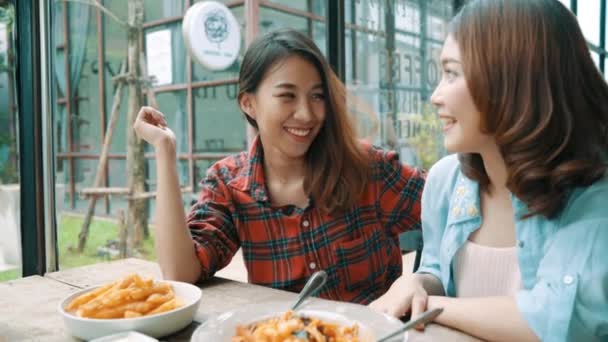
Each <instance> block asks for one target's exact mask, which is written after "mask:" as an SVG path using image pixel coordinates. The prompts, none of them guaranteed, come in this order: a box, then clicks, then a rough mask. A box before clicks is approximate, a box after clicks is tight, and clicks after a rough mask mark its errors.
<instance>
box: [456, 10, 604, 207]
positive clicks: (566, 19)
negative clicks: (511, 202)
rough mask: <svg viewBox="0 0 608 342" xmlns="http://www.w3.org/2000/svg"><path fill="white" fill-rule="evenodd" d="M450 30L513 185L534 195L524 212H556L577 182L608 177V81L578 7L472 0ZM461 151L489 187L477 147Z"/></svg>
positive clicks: (520, 193) (521, 193)
mask: <svg viewBox="0 0 608 342" xmlns="http://www.w3.org/2000/svg"><path fill="white" fill-rule="evenodd" d="M450 33H451V34H452V36H453V37H454V39H455V40H456V41H457V42H458V46H459V49H460V54H461V58H462V63H463V68H464V74H465V77H466V79H467V84H468V87H469V90H470V92H471V95H472V97H473V101H474V103H475V105H476V107H477V109H478V110H479V112H481V113H482V118H481V130H482V132H484V133H487V134H491V135H493V136H494V137H495V140H496V143H497V144H498V146H499V148H500V150H501V153H502V156H503V158H504V160H505V162H506V165H507V171H508V181H507V187H508V188H509V190H510V191H511V192H512V193H513V194H514V195H516V196H517V197H518V198H519V199H520V200H522V201H523V202H524V203H526V204H527V206H528V211H529V214H528V215H526V216H525V217H529V216H532V215H535V214H541V215H544V216H545V217H547V218H553V217H555V216H557V215H558V214H559V213H560V211H561V210H562V209H563V207H564V206H565V204H566V200H567V198H568V195H569V193H570V192H571V190H572V189H573V188H575V187H579V186H587V185H590V184H592V183H593V182H595V181H596V180H598V179H600V178H602V177H603V175H604V173H605V171H606V158H607V157H608V86H607V85H606V82H605V81H604V79H603V78H602V75H601V74H600V72H599V71H598V69H597V68H596V66H595V65H594V63H593V60H592V59H591V56H590V52H589V49H588V48H587V45H586V42H585V39H584V37H583V34H582V32H581V29H580V27H579V26H578V23H577V21H576V17H575V16H574V15H573V14H572V13H571V12H570V11H569V10H568V9H566V8H565V7H564V6H563V5H562V4H561V3H560V2H559V1H557V0H473V1H470V2H469V3H467V4H466V5H465V6H464V7H463V8H462V9H461V11H460V12H459V13H458V14H457V15H456V16H455V17H454V19H453V21H452V22H451V26H450ZM459 159H460V162H461V167H462V171H463V173H464V174H465V175H467V176H468V177H469V178H472V179H474V180H477V181H479V183H480V185H481V188H482V189H483V190H487V191H489V190H490V189H489V187H488V186H489V179H488V176H487V174H486V171H485V169H484V166H483V162H482V160H481V157H480V155H479V154H460V155H459Z"/></svg>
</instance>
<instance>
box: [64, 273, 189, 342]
mask: <svg viewBox="0 0 608 342" xmlns="http://www.w3.org/2000/svg"><path fill="white" fill-rule="evenodd" d="M200 299H201V289H199V288H198V287H196V286H194V285H192V284H188V283H183V282H179V281H170V280H162V281H156V280H152V279H142V278H140V277H138V276H137V275H130V276H127V277H125V278H122V279H119V280H117V281H115V282H113V283H110V284H105V285H101V286H97V287H92V288H88V289H84V290H82V291H79V292H76V293H74V294H72V295H70V296H69V297H67V298H65V299H64V300H63V301H61V303H60V304H59V312H60V313H61V316H62V317H63V321H64V324H65V327H66V329H67V331H68V332H69V333H70V334H72V335H73V336H75V337H79V338H81V339H85V340H90V339H94V338H98V337H101V336H106V335H110V334H115V333H120V332H125V331H138V332H140V333H143V334H146V335H149V336H152V337H163V336H167V335H170V334H172V333H174V332H177V331H179V330H181V329H183V328H185V327H186V326H188V325H189V324H190V323H191V322H192V319H193V318H194V314H195V313H196V310H197V308H198V304H199V302H200Z"/></svg>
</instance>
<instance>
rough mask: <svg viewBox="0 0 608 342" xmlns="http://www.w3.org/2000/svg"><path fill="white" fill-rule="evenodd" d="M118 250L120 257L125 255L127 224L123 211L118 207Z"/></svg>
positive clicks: (122, 257)
mask: <svg viewBox="0 0 608 342" xmlns="http://www.w3.org/2000/svg"><path fill="white" fill-rule="evenodd" d="M118 251H119V256H120V258H121V259H124V258H126V257H127V225H126V224H125V212H124V210H122V209H118Z"/></svg>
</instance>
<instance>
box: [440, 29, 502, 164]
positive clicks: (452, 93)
mask: <svg viewBox="0 0 608 342" xmlns="http://www.w3.org/2000/svg"><path fill="white" fill-rule="evenodd" d="M441 64H442V69H443V72H442V78H441V82H440V83H439V85H438V86H437V88H436V89H435V91H434V92H433V95H432V96H431V102H432V103H433V105H435V106H436V107H437V110H438V113H439V118H440V119H441V121H442V123H443V132H444V141H443V144H444V146H445V148H446V149H447V150H448V151H450V152H458V153H479V152H480V150H481V149H483V148H484V147H485V146H488V145H493V144H494V143H493V139H492V136H490V135H487V134H483V133H482V132H481V129H480V127H481V125H480V121H481V113H480V112H479V111H478V110H477V107H476V106H475V104H474V103H473V98H472V97H471V93H470V91H469V88H468V86H467V80H466V79H465V76H464V70H463V67H462V62H461V59H460V50H459V48H458V43H457V42H456V40H454V38H453V37H452V36H451V35H450V36H448V38H447V39H446V41H445V44H444V45H443V50H442V51H441Z"/></svg>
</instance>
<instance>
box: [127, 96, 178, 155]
mask: <svg viewBox="0 0 608 342" xmlns="http://www.w3.org/2000/svg"><path fill="white" fill-rule="evenodd" d="M133 129H134V130H135V133H136V134H137V136H138V137H140V138H141V139H143V140H145V141H147V142H148V143H149V144H151V145H152V146H154V148H159V147H166V146H169V147H175V134H173V132H172V131H171V129H169V127H168V126H167V120H165V116H164V115H163V113H161V112H160V111H158V110H156V109H154V108H152V107H147V106H144V107H141V109H140V110H139V113H138V114H137V118H136V119H135V124H133Z"/></svg>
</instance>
